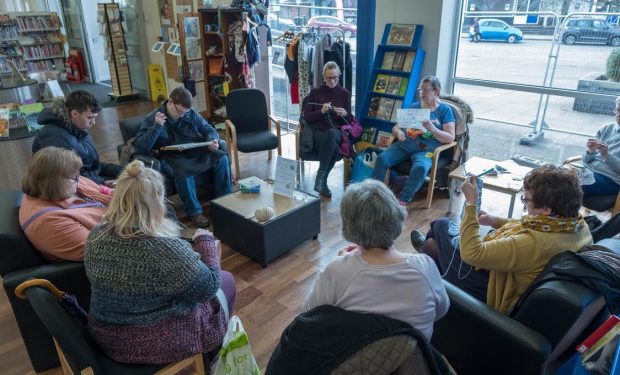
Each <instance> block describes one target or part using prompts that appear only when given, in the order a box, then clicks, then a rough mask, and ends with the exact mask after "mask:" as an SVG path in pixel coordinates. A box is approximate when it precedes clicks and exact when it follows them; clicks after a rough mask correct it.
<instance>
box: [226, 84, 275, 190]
mask: <svg viewBox="0 0 620 375" xmlns="http://www.w3.org/2000/svg"><path fill="white" fill-rule="evenodd" d="M226 113H227V114H228V119H226V121H225V123H226V143H227V144H228V150H230V152H231V153H232V154H233V158H234V159H235V176H236V177H237V180H239V178H240V172H239V152H245V153H250V152H257V151H269V157H268V158H269V160H271V150H273V149H274V148H277V149H278V155H282V144H281V139H280V121H278V120H276V119H275V118H274V117H273V116H271V115H270V114H269V110H268V108H267V100H266V99H265V94H263V92H262V91H260V90H258V89H237V90H233V91H231V92H230V93H229V94H228V96H227V97H226ZM272 123H273V124H275V125H276V135H274V134H273V133H272V132H271V129H272V125H271V124H272Z"/></svg>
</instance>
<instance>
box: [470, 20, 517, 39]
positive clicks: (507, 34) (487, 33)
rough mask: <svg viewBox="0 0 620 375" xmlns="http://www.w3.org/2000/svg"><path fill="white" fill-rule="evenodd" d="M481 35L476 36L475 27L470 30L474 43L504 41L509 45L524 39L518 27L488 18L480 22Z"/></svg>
mask: <svg viewBox="0 0 620 375" xmlns="http://www.w3.org/2000/svg"><path fill="white" fill-rule="evenodd" d="M478 24H479V25H480V33H479V34H476V35H474V27H473V26H471V27H470V28H469V37H470V38H471V39H472V41H474V42H478V41H480V40H504V41H506V42H508V43H515V42H520V41H521V40H522V39H523V32H522V31H521V30H519V29H517V28H516V27H512V26H510V25H508V24H507V23H506V22H504V21H502V20H497V19H494V18H487V19H483V20H480V21H478Z"/></svg>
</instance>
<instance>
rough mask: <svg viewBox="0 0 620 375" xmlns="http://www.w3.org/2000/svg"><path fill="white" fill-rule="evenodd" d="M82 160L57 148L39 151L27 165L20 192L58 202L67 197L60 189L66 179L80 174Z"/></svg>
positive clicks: (71, 152) (51, 147) (69, 151)
mask: <svg viewBox="0 0 620 375" xmlns="http://www.w3.org/2000/svg"><path fill="white" fill-rule="evenodd" d="M80 168H82V159H80V157H79V156H78V155H77V154H76V153H75V152H73V151H71V150H67V149H64V148H59V147H53V146H50V147H45V148H43V149H41V150H39V151H38V152H37V153H36V154H34V156H33V157H32V159H30V163H28V168H27V169H26V174H24V177H22V191H23V192H24V194H27V195H29V196H31V197H34V198H41V199H44V200H47V201H60V200H63V199H66V198H68V197H66V196H65V191H64V189H63V188H62V186H63V184H64V183H66V181H65V180H66V179H67V178H72V177H74V176H75V175H76V174H78V173H79V172H80Z"/></svg>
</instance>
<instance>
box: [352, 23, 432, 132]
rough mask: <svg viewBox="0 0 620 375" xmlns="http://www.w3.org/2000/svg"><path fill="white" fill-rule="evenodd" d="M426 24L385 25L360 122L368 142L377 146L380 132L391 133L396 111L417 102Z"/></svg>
mask: <svg viewBox="0 0 620 375" xmlns="http://www.w3.org/2000/svg"><path fill="white" fill-rule="evenodd" d="M423 28H424V27H423V26H422V25H402V24H391V23H388V24H386V25H385V29H384V32H383V38H382V39H381V44H380V45H379V46H378V47H377V52H376V53H375V59H374V63H373V66H372V72H371V77H370V81H369V82H368V89H367V90H366V93H365V95H364V101H363V104H362V110H361V112H360V122H361V124H362V125H363V127H364V128H374V130H373V129H367V130H366V131H365V133H366V134H367V138H370V139H365V140H366V141H368V142H370V143H376V142H377V140H378V138H379V136H380V132H391V131H392V127H393V126H394V124H395V123H396V109H399V108H408V107H409V106H410V105H411V103H413V102H414V99H415V94H416V90H417V87H418V85H419V82H420V74H421V72H422V65H423V63H424V56H425V54H426V52H425V51H424V50H423V49H422V48H419V46H418V45H419V43H420V39H421V38H422V31H423Z"/></svg>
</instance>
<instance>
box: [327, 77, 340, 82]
mask: <svg viewBox="0 0 620 375" xmlns="http://www.w3.org/2000/svg"><path fill="white" fill-rule="evenodd" d="M323 78H325V80H326V81H330V80H331V81H337V80H338V79H340V77H339V76H331V77H328V76H323Z"/></svg>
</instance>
